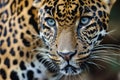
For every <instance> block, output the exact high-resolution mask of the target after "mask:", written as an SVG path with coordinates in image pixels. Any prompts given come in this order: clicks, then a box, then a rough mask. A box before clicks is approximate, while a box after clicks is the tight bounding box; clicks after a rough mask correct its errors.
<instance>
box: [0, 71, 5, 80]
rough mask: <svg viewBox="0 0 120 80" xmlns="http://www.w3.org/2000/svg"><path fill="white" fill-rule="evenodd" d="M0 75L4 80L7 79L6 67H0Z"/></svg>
mask: <svg viewBox="0 0 120 80" xmlns="http://www.w3.org/2000/svg"><path fill="white" fill-rule="evenodd" d="M0 75H1V76H2V78H3V79H4V80H6V78H7V75H6V72H5V70H4V69H0Z"/></svg>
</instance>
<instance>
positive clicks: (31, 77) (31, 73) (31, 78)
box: [27, 70, 34, 80]
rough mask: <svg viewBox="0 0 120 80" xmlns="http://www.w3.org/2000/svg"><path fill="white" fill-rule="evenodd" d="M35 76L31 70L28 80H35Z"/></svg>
mask: <svg viewBox="0 0 120 80" xmlns="http://www.w3.org/2000/svg"><path fill="white" fill-rule="evenodd" d="M33 75H34V73H33V71H32V70H29V71H28V72H27V77H28V80H33Z"/></svg>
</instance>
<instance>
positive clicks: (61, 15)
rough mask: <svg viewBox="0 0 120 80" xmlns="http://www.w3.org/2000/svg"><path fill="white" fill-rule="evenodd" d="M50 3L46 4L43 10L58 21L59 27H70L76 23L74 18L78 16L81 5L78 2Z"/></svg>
mask: <svg viewBox="0 0 120 80" xmlns="http://www.w3.org/2000/svg"><path fill="white" fill-rule="evenodd" d="M50 1H51V2H47V4H46V5H45V7H44V10H45V12H46V13H48V14H49V15H51V16H53V17H54V18H55V19H56V20H57V21H59V22H58V23H59V25H71V24H73V23H74V22H75V21H76V18H77V17H79V16H80V12H81V11H80V10H81V9H80V5H81V4H80V2H79V0H55V1H53V2H52V0H50ZM49 4H51V5H49Z"/></svg>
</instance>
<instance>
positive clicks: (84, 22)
mask: <svg viewBox="0 0 120 80" xmlns="http://www.w3.org/2000/svg"><path fill="white" fill-rule="evenodd" d="M89 22H90V18H89V17H82V18H81V20H80V23H81V24H82V25H87V24H88V23H89Z"/></svg>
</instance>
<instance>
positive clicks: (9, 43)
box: [7, 37, 11, 47]
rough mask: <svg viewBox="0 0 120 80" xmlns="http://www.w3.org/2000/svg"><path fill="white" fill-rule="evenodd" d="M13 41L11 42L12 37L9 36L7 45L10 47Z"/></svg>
mask: <svg viewBox="0 0 120 80" xmlns="http://www.w3.org/2000/svg"><path fill="white" fill-rule="evenodd" d="M10 45H11V42H10V37H8V38H7V46H8V47H10Z"/></svg>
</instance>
